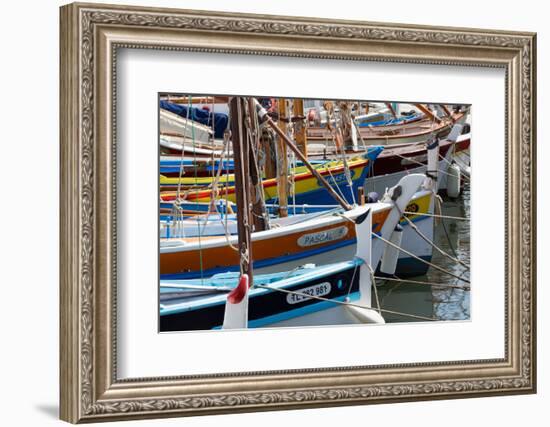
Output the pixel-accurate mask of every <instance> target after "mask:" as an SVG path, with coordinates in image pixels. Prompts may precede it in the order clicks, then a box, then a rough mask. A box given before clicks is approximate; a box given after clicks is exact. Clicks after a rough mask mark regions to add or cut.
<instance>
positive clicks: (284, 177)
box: [276, 98, 290, 217]
mask: <svg viewBox="0 0 550 427" xmlns="http://www.w3.org/2000/svg"><path fill="white" fill-rule="evenodd" d="M278 104H279V105H278V107H279V128H280V129H281V130H282V131H283V132H284V134H285V135H287V134H288V126H289V123H288V117H289V115H290V114H289V113H290V111H289V110H288V109H287V105H286V99H285V98H279V102H278ZM276 146H277V149H276V153H277V198H278V199H279V216H280V217H286V216H288V156H287V152H286V144H285V142H284V140H283V139H282V138H281V137H280V136H279V138H277V145H276Z"/></svg>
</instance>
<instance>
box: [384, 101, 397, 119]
mask: <svg viewBox="0 0 550 427" xmlns="http://www.w3.org/2000/svg"><path fill="white" fill-rule="evenodd" d="M385 104H386V107H388V109H389V110H390V112H391V115H392V116H393V118H394V119H397V113H396V112H395V109H394V108H393V105H391V102H386V103H385Z"/></svg>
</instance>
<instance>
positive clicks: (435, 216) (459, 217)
mask: <svg viewBox="0 0 550 427" xmlns="http://www.w3.org/2000/svg"><path fill="white" fill-rule="evenodd" d="M403 213H404V214H406V215H419V216H431V217H434V218H438V219H442V218H446V219H454V220H456V221H470V218H466V217H461V216H450V215H437V214H430V213H427V212H426V213H421V212H409V211H404V212H403Z"/></svg>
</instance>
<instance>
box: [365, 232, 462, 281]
mask: <svg viewBox="0 0 550 427" xmlns="http://www.w3.org/2000/svg"><path fill="white" fill-rule="evenodd" d="M372 235H373V236H375V237H376V238H378V239H380V240H382V241H383V242H385V243H386V244H388V245H390V246H392V247H393V248H395V249H397V250H399V251H401V252H403V253H405V254H407V255H409V256H410V257H412V258H414V259H416V260H417V261H420V262H422V263H424V264H426V265H429V266H430V267H433V268H435V269H436V270H439V271H441V272H442V273H446V274H448V275H450V276H453V277H455V278H457V279H459V280H462V281H463V282H466V283H470V281H469V280H468V279H464V278H463V277H461V276H459V275H457V274H455V273H453V272H451V271H449V270H446V269H444V268H443V267H439V266H438V265H435V264H433V263H431V262H429V261H426V260H425V259H422V258H420V257H419V256H416V255H415V254H413V253H412V252H409V251H408V250H406V249H403V248H402V247H401V246H398V245H396V244H395V243H392V242H390V241H389V240H387V239H384V238H383V237H382V236H379V235H378V234H376V233H374V232H373V233H372Z"/></svg>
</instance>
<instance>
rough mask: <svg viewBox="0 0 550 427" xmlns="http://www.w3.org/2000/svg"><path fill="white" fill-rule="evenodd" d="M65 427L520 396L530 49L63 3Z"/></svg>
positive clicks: (450, 37) (517, 41)
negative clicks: (122, 421)
mask: <svg viewBox="0 0 550 427" xmlns="http://www.w3.org/2000/svg"><path fill="white" fill-rule="evenodd" d="M60 51H61V113H60V114H61V120H60V121H61V131H60V133H61V165H62V168H61V170H62V172H61V239H60V240H61V273H62V274H61V284H60V286H61V313H60V316H61V351H60V354H61V362H60V363H61V369H60V372H61V379H60V381H61V418H62V419H64V420H66V421H70V422H73V423H77V422H89V421H102V420H117V419H129V418H153V417H167V416H183V415H201V414H215V413H227V412H243V411H257V410H270V409H272V410H275V409H285V408H289V409H290V408H307V407H320V406H330V405H352V404H368V403H380V402H399V401H407V400H429V399H441V398H454V397H470V396H471V397H474V396H485V395H494V394H504V393H507V394H519V393H533V392H535V390H536V354H535V348H536V340H535V339H536V334H535V332H536V331H535V324H536V322H535V314H536V310H535V308H536V306H535V302H536V298H535V296H536V286H535V277H536V274H535V271H536V270H535V269H536V257H535V247H536V244H535V234H536V233H535V228H536V221H535V212H536V209H535V208H536V206H535V204H536V183H535V155H536V150H535V148H536V147H535V136H536V129H535V105H536V103H535V94H536V90H535V88H536V86H535V83H536V76H535V70H536V62H535V60H536V55H535V52H536V46H535V34H532V33H517V32H504V31H492V30H479V29H459V28H437V27H421V26H410V25H402V24H381V23H370V22H354V21H332V20H322V19H316V18H295V17H283V16H263V15H243V14H231V13H217V12H201V11H190V10H174V9H157V8H141V7H129V6H128V7H126V6H124V7H123V6H110V5H92V4H71V5H67V6H64V7H62V8H61V49H60Z"/></svg>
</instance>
